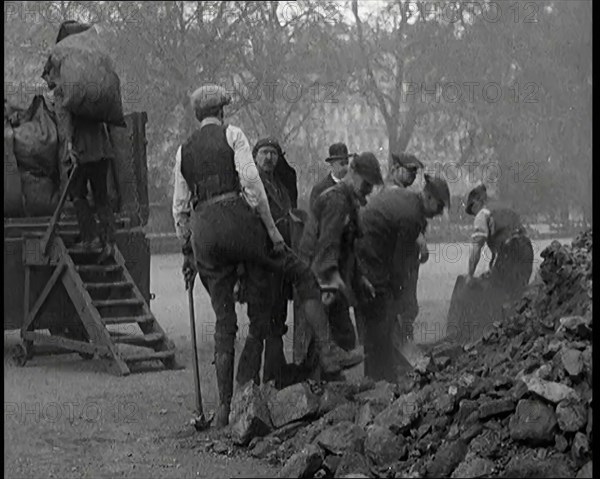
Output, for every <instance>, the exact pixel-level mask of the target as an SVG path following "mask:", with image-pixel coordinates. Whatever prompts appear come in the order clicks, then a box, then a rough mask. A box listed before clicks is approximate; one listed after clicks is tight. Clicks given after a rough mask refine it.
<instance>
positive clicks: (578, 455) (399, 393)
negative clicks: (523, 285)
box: [231, 231, 592, 478]
mask: <svg viewBox="0 0 600 479" xmlns="http://www.w3.org/2000/svg"><path fill="white" fill-rule="evenodd" d="M542 257H543V259H544V260H543V263H542V265H541V267H540V277H541V280H542V282H541V283H540V284H537V285H533V286H532V287H531V288H530V289H529V290H528V291H527V292H526V293H525V294H524V296H523V297H522V298H521V299H520V300H519V301H518V302H517V303H515V304H514V305H513V306H512V307H511V308H510V309H509V310H507V314H506V316H505V318H504V319H503V320H502V321H499V322H496V323H494V325H493V327H492V328H490V329H489V330H488V331H486V332H485V334H484V335H483V337H482V338H480V339H479V340H477V341H476V342H474V343H470V344H466V345H464V346H462V345H459V344H453V343H450V342H442V343H439V344H437V345H436V346H435V347H433V348H432V349H431V350H430V351H429V352H428V353H427V354H426V358H425V360H424V361H423V362H422V363H421V364H419V367H418V368H416V369H415V371H413V372H412V373H411V374H410V375H408V376H406V378H405V380H404V381H402V382H400V383H399V384H390V383H387V382H378V383H374V382H372V381H369V380H366V379H364V380H362V381H360V382H359V383H347V382H330V383H325V384H317V383H312V382H305V383H301V384H296V385H293V386H290V387H288V388H285V389H282V390H280V391H277V390H275V389H274V388H273V387H271V386H269V385H263V386H261V387H257V386H255V385H253V384H251V383H250V384H249V385H247V386H246V388H244V389H243V391H241V392H240V393H238V394H237V395H236V399H235V402H234V407H233V410H232V416H231V419H232V428H231V432H232V436H233V438H234V441H235V442H236V443H237V444H239V445H242V446H244V447H247V448H248V450H249V452H250V454H252V455H253V456H256V457H259V458H264V459H266V460H269V461H270V462H271V463H273V464H279V465H281V471H280V477H315V478H319V477H322V478H325V477H386V478H393V477H592V456H591V445H592V307H591V300H592V276H591V271H592V233H591V231H586V232H584V233H582V234H581V235H580V236H579V237H578V238H577V239H576V240H575V241H574V242H573V243H572V244H571V245H570V246H569V245H561V244H559V243H557V242H554V243H552V244H551V245H550V246H549V247H548V248H546V249H545V250H544V251H543V253H542Z"/></svg>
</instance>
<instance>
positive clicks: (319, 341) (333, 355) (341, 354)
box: [302, 299, 364, 374]
mask: <svg viewBox="0 0 600 479" xmlns="http://www.w3.org/2000/svg"><path fill="white" fill-rule="evenodd" d="M302 306H303V308H304V317H305V318H306V321H307V322H308V324H310V326H311V328H312V330H313V332H314V337H315V345H316V347H317V351H318V354H319V364H320V366H321V370H322V372H323V373H325V374H335V373H338V372H339V371H341V370H342V369H349V368H352V367H354V366H356V365H357V364H360V363H361V362H363V361H364V356H363V354H362V353H360V352H359V351H357V350H351V351H344V350H343V349H342V348H340V347H339V346H338V345H337V344H335V342H334V341H333V338H332V337H331V332H330V329H329V322H328V320H327V315H326V313H325V308H324V307H323V303H321V301H319V300H318V299H308V300H305V301H304V303H303V305H302Z"/></svg>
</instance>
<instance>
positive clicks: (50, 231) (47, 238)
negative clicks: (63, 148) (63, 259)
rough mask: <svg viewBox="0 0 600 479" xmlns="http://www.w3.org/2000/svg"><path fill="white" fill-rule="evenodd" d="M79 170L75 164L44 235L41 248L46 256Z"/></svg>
mask: <svg viewBox="0 0 600 479" xmlns="http://www.w3.org/2000/svg"><path fill="white" fill-rule="evenodd" d="M77 168H78V164H77V163H75V165H73V168H72V169H71V174H70V175H69V179H68V180H67V183H66V184H65V187H64V189H63V191H62V194H61V195H60V199H59V200H58V205H56V209H55V210H54V214H53V215H52V219H51V220H50V224H49V225H48V228H47V229H46V232H45V233H44V236H43V238H42V245H41V246H42V254H43V255H44V256H46V255H47V254H48V246H49V245H50V243H51V242H52V239H53V237H54V233H55V231H56V225H57V223H58V220H59V218H60V214H61V212H62V209H63V206H64V205H65V201H66V199H67V194H68V192H69V188H70V187H71V182H72V181H73V178H74V177H75V173H76V171H77Z"/></svg>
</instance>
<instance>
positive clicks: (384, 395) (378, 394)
mask: <svg viewBox="0 0 600 479" xmlns="http://www.w3.org/2000/svg"><path fill="white" fill-rule="evenodd" d="M395 392H396V387H395V386H394V385H393V384H390V383H388V382H387V381H378V382H377V383H376V384H375V388H373V389H371V390H369V391H364V392H362V393H359V394H357V395H356V396H355V397H354V399H355V400H357V401H358V402H359V403H363V404H364V403H376V404H381V405H383V406H384V407H387V406H389V405H390V404H391V403H392V401H393V400H394V398H395Z"/></svg>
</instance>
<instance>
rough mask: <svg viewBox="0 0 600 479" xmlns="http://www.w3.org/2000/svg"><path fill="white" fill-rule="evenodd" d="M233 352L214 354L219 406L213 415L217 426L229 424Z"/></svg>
mask: <svg viewBox="0 0 600 479" xmlns="http://www.w3.org/2000/svg"><path fill="white" fill-rule="evenodd" d="M233 363H234V356H233V352H231V353H228V352H219V353H216V354H215V368H216V370H217V387H218V389H219V407H218V408H217V414H216V417H215V426H216V427H217V428H222V427H225V426H227V425H228V424H229V411H230V408H231V397H232V395H233Z"/></svg>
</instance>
